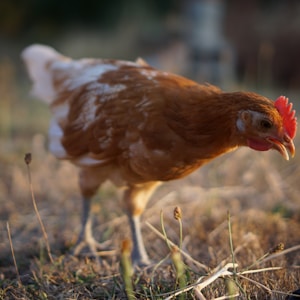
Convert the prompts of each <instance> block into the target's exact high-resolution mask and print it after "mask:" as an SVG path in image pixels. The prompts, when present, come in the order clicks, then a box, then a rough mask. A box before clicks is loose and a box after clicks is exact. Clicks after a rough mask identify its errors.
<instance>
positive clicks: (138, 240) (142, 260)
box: [123, 182, 159, 266]
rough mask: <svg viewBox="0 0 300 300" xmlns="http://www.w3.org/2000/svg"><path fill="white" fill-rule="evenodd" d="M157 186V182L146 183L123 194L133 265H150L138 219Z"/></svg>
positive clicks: (133, 186) (131, 186) (129, 187)
mask: <svg viewBox="0 0 300 300" xmlns="http://www.w3.org/2000/svg"><path fill="white" fill-rule="evenodd" d="M158 185H159V182H148V183H143V184H136V185H130V186H128V188H127V189H126V190H125V192H124V198H123V199H124V202H125V208H126V211H127V215H128V219H129V225H130V229H131V235H132V242H133V250H132V254H131V257H132V261H133V264H135V265H140V266H141V265H148V264H149V263H150V260H149V257H148V254H147V252H146V249H145V245H144V241H143V238H142V232H141V222H140V217H141V214H142V213H143V211H144V210H145V207H146V204H147V202H148V200H149V198H150V197H151V195H152V194H153V192H154V191H155V189H156V188H157V186H158Z"/></svg>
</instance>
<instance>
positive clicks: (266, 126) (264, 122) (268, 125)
mask: <svg viewBox="0 0 300 300" xmlns="http://www.w3.org/2000/svg"><path fill="white" fill-rule="evenodd" d="M260 126H261V127H262V128H264V129H270V128H272V126H273V123H272V122H271V121H269V120H266V119H264V120H261V121H260Z"/></svg>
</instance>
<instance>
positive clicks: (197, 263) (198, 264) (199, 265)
mask: <svg viewBox="0 0 300 300" xmlns="http://www.w3.org/2000/svg"><path fill="white" fill-rule="evenodd" d="M145 224H146V225H147V226H148V227H149V228H150V229H151V230H152V231H153V232H154V233H155V234H156V235H158V236H159V237H160V238H161V239H163V240H165V239H166V237H165V236H164V235H163V234H162V233H160V232H159V231H158V230H157V229H156V228H155V227H154V226H153V225H151V224H150V223H149V222H145ZM168 243H169V244H170V245H171V246H173V247H174V246H176V244H175V243H173V242H172V241H170V240H169V239H168ZM178 250H179V252H180V253H181V254H182V255H183V256H184V257H185V258H187V259H188V260H190V261H191V262H193V263H194V264H195V265H197V266H198V267H200V268H202V269H204V270H205V271H206V272H208V271H209V270H208V267H207V266H206V265H204V264H201V263H200V262H198V261H197V260H195V259H194V258H192V257H191V256H190V255H189V254H188V253H186V252H185V251H183V250H182V249H178Z"/></svg>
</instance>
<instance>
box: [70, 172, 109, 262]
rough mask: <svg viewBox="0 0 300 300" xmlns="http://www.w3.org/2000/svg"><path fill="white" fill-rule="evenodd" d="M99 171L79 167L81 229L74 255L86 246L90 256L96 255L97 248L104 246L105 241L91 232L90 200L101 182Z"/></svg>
mask: <svg viewBox="0 0 300 300" xmlns="http://www.w3.org/2000/svg"><path fill="white" fill-rule="evenodd" d="M101 178H102V177H101V172H100V171H98V170H96V169H89V168H85V169H81V170H80V173H79V185H80V188H81V193H82V219H81V231H80V234H79V237H78V240H77V243H76V245H75V247H74V250H73V253H74V255H78V254H80V252H82V250H83V248H85V247H86V248H88V249H89V251H90V252H91V254H92V256H94V257H97V250H99V249H100V250H101V249H103V248H105V246H106V245H107V243H98V242H97V241H96V240H95V239H94V237H93V232H92V219H93V218H92V214H91V202H92V201H91V200H92V197H93V196H94V195H95V194H96V192H97V190H98V188H99V186H100V184H101V182H102V181H103V180H101Z"/></svg>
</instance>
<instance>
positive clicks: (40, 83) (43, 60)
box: [21, 44, 65, 103]
mask: <svg viewBox="0 0 300 300" xmlns="http://www.w3.org/2000/svg"><path fill="white" fill-rule="evenodd" d="M21 57H22V59H23V60H24V62H25V64H26V67H27V69H28V73H29V76H30V78H31V80H32V81H33V88H32V94H33V95H34V96H35V97H37V98H40V99H41V100H43V101H45V102H47V103H51V101H52V100H53V99H54V98H55V94H56V92H55V89H54V86H53V82H52V75H51V70H50V68H49V64H50V63H51V62H54V61H57V60H61V59H65V57H64V56H63V55H61V54H60V53H58V52H56V51H55V50H54V49H53V48H51V47H48V46H44V45H38V44H35V45H31V46H29V47H27V48H25V49H24V50H23V52H22V54H21Z"/></svg>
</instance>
